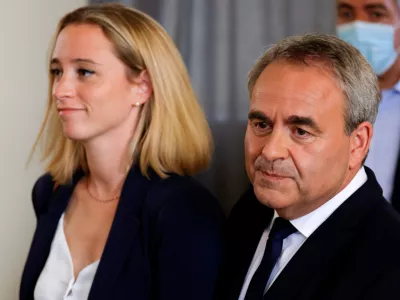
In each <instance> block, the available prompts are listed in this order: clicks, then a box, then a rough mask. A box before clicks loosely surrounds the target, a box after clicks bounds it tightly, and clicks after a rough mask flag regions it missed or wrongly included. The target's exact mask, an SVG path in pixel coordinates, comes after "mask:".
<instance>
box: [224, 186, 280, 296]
mask: <svg viewBox="0 0 400 300" xmlns="http://www.w3.org/2000/svg"><path fill="white" fill-rule="evenodd" d="M239 201H240V202H242V203H240V204H239V205H238V206H237V207H236V208H235V209H236V211H237V213H238V214H243V213H245V214H246V215H245V216H242V217H241V218H240V220H239V221H236V222H235V224H232V225H233V226H234V228H232V229H233V230H232V237H231V242H230V245H231V246H230V248H232V249H227V251H228V253H229V252H232V254H233V255H232V258H231V259H230V260H229V262H228V263H227V264H228V265H227V266H226V268H227V270H228V273H230V274H226V276H227V277H228V278H229V277H232V279H231V280H229V281H228V283H227V285H228V286H227V287H226V288H225V290H226V291H230V295H229V296H228V297H227V298H226V299H238V298H239V295H240V292H241V290H242V286H243V284H244V281H245V279H246V275H247V272H248V270H249V267H250V264H251V262H252V260H253V257H254V254H255V251H256V249H257V246H258V244H259V242H260V239H261V236H262V234H263V232H264V230H265V228H266V227H267V226H268V224H269V223H270V222H271V219H272V217H273V214H274V211H273V210H272V209H270V208H267V207H265V206H264V205H262V204H261V203H260V202H259V201H258V200H257V198H256V197H255V195H254V191H253V187H250V189H249V190H248V191H247V192H246V194H245V195H244V196H243V198H242V199H241V200H239ZM232 217H233V218H235V217H234V216H232Z"/></svg>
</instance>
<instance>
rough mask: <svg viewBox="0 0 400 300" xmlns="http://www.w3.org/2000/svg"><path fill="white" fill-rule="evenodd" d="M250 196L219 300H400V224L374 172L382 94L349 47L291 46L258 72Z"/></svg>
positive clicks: (266, 59)
mask: <svg viewBox="0 0 400 300" xmlns="http://www.w3.org/2000/svg"><path fill="white" fill-rule="evenodd" d="M248 89H249V97H250V111H249V114H248V126H247V131H246V137H245V153H246V170H247V174H248V176H249V179H250V181H251V183H252V185H251V187H250V188H249V190H248V191H247V192H245V193H244V195H243V196H242V197H241V198H240V199H239V201H238V202H237V204H236V205H235V206H234V208H233V210H232V212H231V215H230V218H229V231H228V241H227V247H226V251H227V252H226V256H225V262H224V265H223V268H222V271H221V277H220V283H219V286H218V288H217V292H216V294H217V295H216V299H218V300H225V299H229V300H231V299H232V300H233V299H235V300H236V299H240V300H257V299H267V300H275V299H279V300H292V299H293V300H294V299H296V300H321V299H340V300H346V299H352V300H354V299H363V300H365V299H367V300H368V299H371V300H372V299H373V300H376V299H398V297H399V293H398V287H399V284H400V256H399V253H400V217H399V215H398V214H397V213H396V212H395V210H394V209H393V208H392V207H391V205H390V204H389V203H388V202H387V201H385V199H384V198H383V196H382V189H381V188H380V186H379V184H378V183H377V181H376V179H375V176H374V173H373V171H371V170H370V169H369V168H367V167H363V161H364V159H365V157H366V155H367V152H368V148H369V145H370V141H371V138H372V133H373V127H372V126H373V125H372V124H373V123H374V121H375V117H376V114H377V110H378V105H379V100H380V93H379V87H378V82H377V80H376V76H375V74H374V72H373V70H372V69H371V67H370V65H369V64H368V63H367V61H366V60H365V59H364V57H363V56H362V55H361V54H360V53H359V52H358V51H357V50H356V49H355V48H353V47H352V46H350V45H349V44H347V43H345V42H344V41H342V40H341V39H339V38H336V37H333V36H325V35H305V36H300V37H290V38H287V39H285V40H283V41H281V42H280V43H279V44H277V45H275V46H273V47H272V48H270V49H269V50H267V51H266V52H265V53H264V54H263V55H262V56H261V58H260V59H259V60H258V62H257V63H256V65H255V66H254V67H253V69H252V70H251V71H250V74H249V82H248Z"/></svg>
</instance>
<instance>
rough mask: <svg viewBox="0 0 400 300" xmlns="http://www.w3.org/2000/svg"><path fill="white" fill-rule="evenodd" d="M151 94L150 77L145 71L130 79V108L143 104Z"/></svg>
mask: <svg viewBox="0 0 400 300" xmlns="http://www.w3.org/2000/svg"><path fill="white" fill-rule="evenodd" d="M152 93H153V87H152V84H151V81H150V77H149V75H148V73H147V71H146V70H143V71H142V72H141V73H140V74H139V75H138V76H136V77H135V78H133V79H132V94H133V95H132V106H140V105H142V104H144V103H145V102H146V101H147V100H148V99H149V98H150V96H151V94H152Z"/></svg>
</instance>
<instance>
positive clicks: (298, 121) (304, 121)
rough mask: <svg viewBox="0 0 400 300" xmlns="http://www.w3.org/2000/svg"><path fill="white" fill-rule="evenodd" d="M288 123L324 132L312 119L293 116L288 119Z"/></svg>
mask: <svg viewBox="0 0 400 300" xmlns="http://www.w3.org/2000/svg"><path fill="white" fill-rule="evenodd" d="M286 123H287V124H289V125H303V126H307V127H310V128H311V129H313V130H315V131H317V132H319V133H321V132H322V130H321V128H319V126H318V125H317V123H316V122H315V121H314V120H313V118H311V117H304V116H296V115H293V116H290V117H289V118H288V119H287V122H286Z"/></svg>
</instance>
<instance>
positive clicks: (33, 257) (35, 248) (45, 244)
mask: <svg viewBox="0 0 400 300" xmlns="http://www.w3.org/2000/svg"><path fill="white" fill-rule="evenodd" d="M73 186H74V184H73V185H63V186H59V187H58V189H57V190H56V192H55V193H54V194H53V195H52V196H51V198H50V199H49V201H48V203H49V207H48V210H47V212H46V213H45V214H43V215H40V217H39V219H38V223H37V226H36V230H35V234H34V237H33V240H32V244H31V247H30V251H29V254H28V258H27V261H26V265H25V270H26V272H24V274H23V277H22V280H21V285H25V286H21V292H22V293H23V294H22V295H21V299H32V298H33V293H34V290H35V286H36V282H37V280H38V278H39V276H40V273H41V272H42V270H43V268H44V266H45V264H46V261H47V257H48V256H49V253H50V248H51V244H52V241H53V238H54V234H55V232H56V229H57V225H58V221H59V219H60V217H61V215H62V213H63V212H64V211H65V208H66V207H67V205H68V202H69V199H70V197H71V194H72V191H73Z"/></svg>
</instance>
